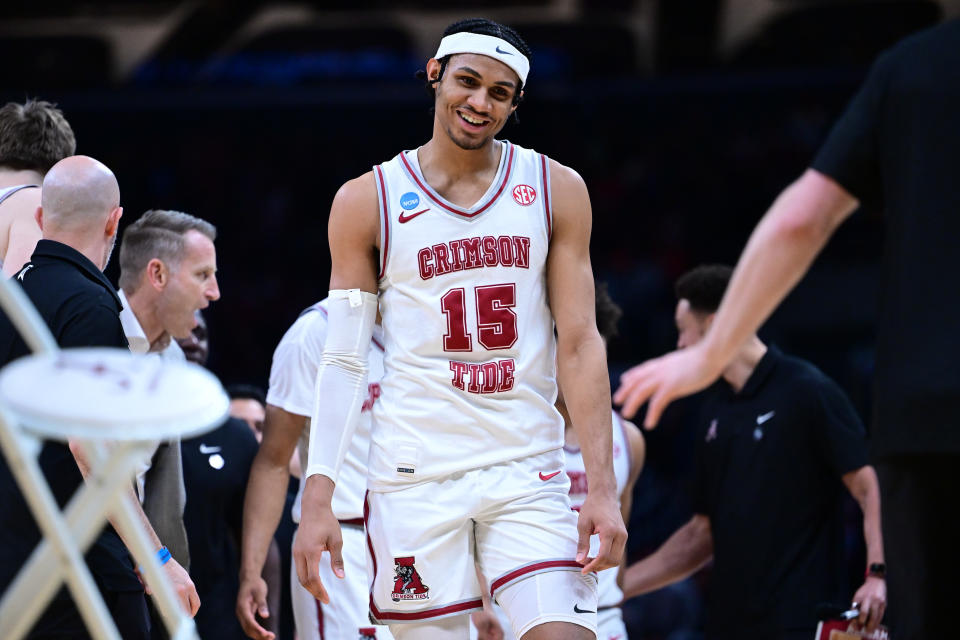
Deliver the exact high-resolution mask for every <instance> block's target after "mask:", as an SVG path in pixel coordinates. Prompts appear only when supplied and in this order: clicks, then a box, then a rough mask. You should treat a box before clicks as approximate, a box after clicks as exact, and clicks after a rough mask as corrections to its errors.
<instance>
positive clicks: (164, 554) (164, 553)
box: [157, 547, 173, 567]
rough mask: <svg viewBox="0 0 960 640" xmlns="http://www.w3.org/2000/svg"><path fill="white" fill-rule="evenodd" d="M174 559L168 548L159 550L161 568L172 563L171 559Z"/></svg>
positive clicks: (158, 557)
mask: <svg viewBox="0 0 960 640" xmlns="http://www.w3.org/2000/svg"><path fill="white" fill-rule="evenodd" d="M172 557H173V556H171V555H170V550H169V549H167V548H166V547H160V548H159V549H157V561H158V562H159V563H160V566H161V567H162V566H163V565H165V564H167V563H168V562H170V558H172Z"/></svg>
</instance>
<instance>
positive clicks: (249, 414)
mask: <svg viewBox="0 0 960 640" xmlns="http://www.w3.org/2000/svg"><path fill="white" fill-rule="evenodd" d="M230 417H232V418H240V419H241V420H243V421H244V422H246V423H247V425H248V426H249V427H250V430H251V431H253V435H254V436H256V438H257V442H260V441H261V440H262V439H263V420H264V418H266V417H267V413H266V410H265V409H264V408H263V405H262V404H260V403H259V402H257V401H256V400H254V399H253V398H234V399H233V400H231V401H230Z"/></svg>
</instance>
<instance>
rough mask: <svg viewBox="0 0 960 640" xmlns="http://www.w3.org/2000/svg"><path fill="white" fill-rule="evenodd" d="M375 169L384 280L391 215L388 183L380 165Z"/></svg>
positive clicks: (381, 272) (381, 268)
mask: <svg viewBox="0 0 960 640" xmlns="http://www.w3.org/2000/svg"><path fill="white" fill-rule="evenodd" d="M402 155H403V154H401V156H402ZM374 169H375V170H376V172H377V186H379V187H380V218H381V220H380V224H382V225H383V238H381V239H380V240H381V242H380V244H381V247H380V253H381V260H380V275H379V276H378V279H381V280H382V279H383V276H384V274H385V273H386V272H387V251H388V250H389V249H390V220H388V219H387V216H388V215H389V214H388V212H387V184H386V182H384V180H383V170H382V169H381V168H380V165H377V166H375V167H374Z"/></svg>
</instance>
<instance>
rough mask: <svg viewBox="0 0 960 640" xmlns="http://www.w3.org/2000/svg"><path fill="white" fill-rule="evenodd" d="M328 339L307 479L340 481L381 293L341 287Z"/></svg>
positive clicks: (330, 304) (332, 302) (331, 307)
mask: <svg viewBox="0 0 960 640" xmlns="http://www.w3.org/2000/svg"><path fill="white" fill-rule="evenodd" d="M327 313H328V319H327V323H328V324H327V341H326V343H325V344H324V348H323V357H322V358H321V359H320V367H319V368H318V369H317V390H316V393H315V394H314V400H313V413H312V414H311V421H310V447H309V449H308V451H309V453H308V455H307V469H306V471H305V473H304V476H305V477H306V478H309V477H310V476H312V475H317V474H322V475H325V476H327V477H328V478H330V479H331V480H333V481H334V482H336V481H337V475H338V474H339V473H340V465H341V463H342V462H343V457H344V455H346V452H347V449H348V448H349V447H350V442H351V441H352V440H353V434H354V432H355V431H356V429H357V421H358V419H359V418H360V409H361V407H362V405H363V400H364V398H366V395H367V368H368V367H367V357H368V354H369V353H370V340H371V338H372V337H373V325H374V322H375V321H376V319H377V296H376V295H374V294H372V293H367V292H366V291H360V290H359V289H348V290H344V289H335V290H333V291H331V292H330V295H329V297H328V299H327Z"/></svg>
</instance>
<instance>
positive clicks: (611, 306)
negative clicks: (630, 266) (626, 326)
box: [595, 282, 623, 342]
mask: <svg viewBox="0 0 960 640" xmlns="http://www.w3.org/2000/svg"><path fill="white" fill-rule="evenodd" d="M595 290H596V295H595V298H596V313H597V330H599V331H600V336H601V337H602V338H603V339H604V341H605V342H610V341H611V340H613V339H614V338H616V337H617V336H618V335H619V334H620V330H619V329H617V325H618V324H619V323H620V318H622V317H623V309H621V308H620V305H618V304H617V303H616V302H614V301H613V298H611V297H610V292H609V291H608V290H607V283H606V282H598V283H597V284H596V287H595Z"/></svg>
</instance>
